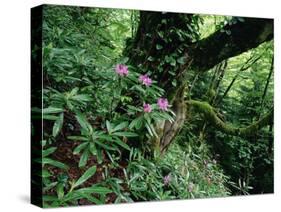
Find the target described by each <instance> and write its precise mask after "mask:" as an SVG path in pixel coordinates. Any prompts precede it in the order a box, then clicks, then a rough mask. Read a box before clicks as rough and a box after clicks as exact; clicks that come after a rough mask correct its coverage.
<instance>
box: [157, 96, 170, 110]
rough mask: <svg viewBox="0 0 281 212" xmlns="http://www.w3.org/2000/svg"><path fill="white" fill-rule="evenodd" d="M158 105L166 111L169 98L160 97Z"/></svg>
mask: <svg viewBox="0 0 281 212" xmlns="http://www.w3.org/2000/svg"><path fill="white" fill-rule="evenodd" d="M157 105H158V107H159V108H160V109H161V110H165V111H166V110H168V106H169V103H168V100H167V99H165V98H159V99H158V101H157Z"/></svg>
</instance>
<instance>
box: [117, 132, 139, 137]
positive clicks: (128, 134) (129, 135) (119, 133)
mask: <svg viewBox="0 0 281 212" xmlns="http://www.w3.org/2000/svg"><path fill="white" fill-rule="evenodd" d="M113 135H116V136H124V137H137V136H138V134H136V133H133V132H115V133H113Z"/></svg>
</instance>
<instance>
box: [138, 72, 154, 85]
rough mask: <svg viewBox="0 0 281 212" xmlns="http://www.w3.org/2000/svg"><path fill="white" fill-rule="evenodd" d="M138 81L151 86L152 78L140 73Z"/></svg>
mask: <svg viewBox="0 0 281 212" xmlns="http://www.w3.org/2000/svg"><path fill="white" fill-rule="evenodd" d="M139 81H140V82H142V84H143V85H145V86H151V84H152V79H150V78H149V77H148V76H147V74H145V75H140V77H139Z"/></svg>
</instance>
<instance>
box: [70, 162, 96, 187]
mask: <svg viewBox="0 0 281 212" xmlns="http://www.w3.org/2000/svg"><path fill="white" fill-rule="evenodd" d="M96 170H97V168H96V166H92V167H91V168H89V169H88V170H87V171H86V172H85V173H84V174H83V175H82V176H81V177H80V178H79V179H78V180H77V181H76V182H75V183H74V185H73V188H76V187H77V186H79V185H81V184H83V183H84V182H86V181H87V180H88V179H89V178H91V177H92V176H93V175H94V174H95V173H96Z"/></svg>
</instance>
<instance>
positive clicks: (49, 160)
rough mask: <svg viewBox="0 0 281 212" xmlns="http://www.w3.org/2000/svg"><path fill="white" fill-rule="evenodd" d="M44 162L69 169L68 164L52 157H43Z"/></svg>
mask: <svg viewBox="0 0 281 212" xmlns="http://www.w3.org/2000/svg"><path fill="white" fill-rule="evenodd" d="M42 164H43V165H45V164H49V165H52V166H56V167H58V168H61V169H68V166H67V165H65V164H63V163H61V162H59V161H56V160H53V159H51V158H43V159H42Z"/></svg>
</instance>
